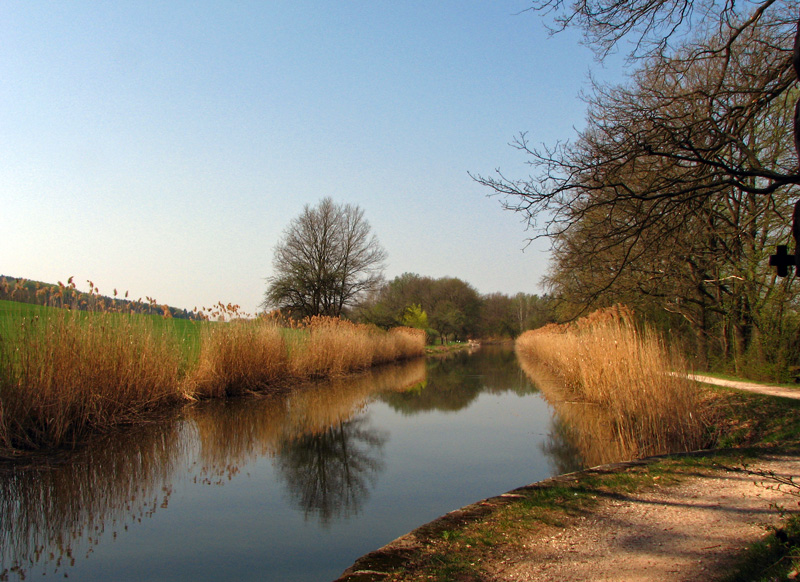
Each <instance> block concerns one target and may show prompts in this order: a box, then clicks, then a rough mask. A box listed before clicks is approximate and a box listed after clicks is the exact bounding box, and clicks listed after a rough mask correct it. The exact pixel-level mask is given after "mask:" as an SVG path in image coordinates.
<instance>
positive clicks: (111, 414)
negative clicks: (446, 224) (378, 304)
mask: <svg viewBox="0 0 800 582" xmlns="http://www.w3.org/2000/svg"><path fill="white" fill-rule="evenodd" d="M0 320H2V321H0V323H2V325H0V451H2V450H5V451H6V453H10V452H11V451H14V450H17V449H33V448H41V447H55V446H63V445H69V444H74V443H75V442H77V441H79V440H81V439H83V438H84V437H85V436H86V435H87V434H89V433H90V432H93V431H98V430H104V429H107V428H108V427H111V426H114V425H116V424H119V423H125V422H132V421H134V420H135V419H137V418H138V417H140V416H141V415H142V413H143V412H146V411H148V410H151V409H153V408H156V407H159V406H163V405H165V404H167V403H169V402H177V401H181V400H187V399H196V398H208V397H219V396H229V395H236V394H242V393H246V392H269V391H273V390H276V389H284V388H285V387H286V386H287V385H288V384H289V383H291V382H296V381H301V380H306V379H310V378H330V377H336V376H341V375H344V374H348V373H351V372H355V371H359V370H363V369H366V368H368V367H370V366H373V365H376V364H380V363H384V362H389V361H394V360H399V359H404V358H411V357H416V356H422V355H424V347H425V337H424V332H419V331H418V330H412V329H397V330H392V331H391V332H385V331H382V330H380V329H378V328H375V327H372V326H364V325H357V324H353V323H350V322H345V321H343V320H339V319H334V318H313V319H310V320H306V321H304V322H301V323H298V324H294V325H292V326H288V327H287V326H286V325H285V323H281V322H279V321H278V320H276V319H265V318H258V319H252V320H244V319H234V320H233V321H229V322H224V323H223V322H216V323H212V322H203V323H197V324H193V325H195V327H193V328H191V333H193V334H194V335H193V336H189V337H187V336H186V335H184V336H183V337H180V334H179V333H177V332H176V329H177V328H176V327H173V326H168V325H163V324H162V323H160V318H155V317H149V316H142V315H131V314H121V313H114V312H110V311H102V312H90V313H87V312H78V311H74V310H66V309H56V308H37V309H36V310H29V311H28V312H27V313H25V314H22V315H16V316H15V315H11V316H6V317H3V318H0ZM184 333H185V330H184ZM198 334H199V335H198Z"/></svg>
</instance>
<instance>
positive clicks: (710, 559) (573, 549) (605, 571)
mask: <svg viewBox="0 0 800 582" xmlns="http://www.w3.org/2000/svg"><path fill="white" fill-rule="evenodd" d="M752 468H755V467H752ZM758 468H761V469H764V470H768V471H769V470H771V471H774V472H775V473H776V474H782V475H787V476H790V475H795V476H796V475H800V458H798V457H795V456H774V457H769V458H766V459H763V460H761V461H759V463H758ZM756 481H757V482H759V483H761V482H763V479H757V478H754V477H753V476H750V475H748V474H745V473H742V472H737V471H725V470H722V471H714V472H710V473H709V474H706V475H702V476H700V475H697V476H694V477H689V478H687V479H685V480H683V481H681V482H680V483H679V484H677V485H671V486H667V487H656V488H655V489H651V490H649V491H646V492H643V493H635V494H631V495H623V496H621V497H617V498H615V499H610V500H607V501H604V502H601V503H600V504H598V505H597V506H595V507H593V508H592V509H591V510H590V511H589V513H588V514H586V515H584V516H583V517H580V518H575V519H574V520H573V521H571V522H569V523H567V524H565V527H563V528H558V530H557V531H554V530H550V531H549V533H548V534H546V535H544V536H543V535H541V534H540V535H535V534H534V535H531V536H530V537H529V538H527V539H522V540H517V543H515V544H514V545H513V546H509V547H508V548H503V549H501V548H496V550H499V551H496V552H493V553H494V557H493V558H491V559H490V562H489V563H488V564H486V563H484V569H485V572H486V573H487V574H488V577H489V578H490V579H492V580H497V581H506V580H508V581H512V580H513V581H536V582H540V581H541V582H544V581H551V580H552V581H556V580H557V581H564V582H566V581H585V580H592V581H612V580H613V581H617V580H618V581H626V582H656V581H664V580H669V581H683V580H686V581H690V580H691V581H695V580H719V579H721V578H722V577H724V576H725V575H726V574H729V573H730V569H731V567H732V566H733V565H734V562H735V560H736V558H737V557H738V556H740V555H741V552H742V550H743V549H744V548H745V547H746V546H747V545H748V544H750V543H752V542H754V541H757V540H759V539H761V538H763V537H765V536H766V534H767V533H768V528H769V526H770V525H774V524H776V523H777V522H778V519H779V512H778V510H777V509H776V508H775V506H774V504H775V503H778V504H782V505H784V506H786V507H787V508H791V507H794V508H797V503H796V500H795V499H794V498H791V497H788V496H787V495H786V494H785V493H781V492H776V491H774V490H770V489H766V488H764V487H763V486H760V485H758V484H757V483H756Z"/></svg>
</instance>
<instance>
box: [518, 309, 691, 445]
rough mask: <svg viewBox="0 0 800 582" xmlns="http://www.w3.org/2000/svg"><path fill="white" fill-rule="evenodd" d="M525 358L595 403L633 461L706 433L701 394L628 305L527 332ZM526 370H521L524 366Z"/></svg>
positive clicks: (521, 351) (522, 341) (522, 347)
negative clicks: (543, 367) (638, 323)
mask: <svg viewBox="0 0 800 582" xmlns="http://www.w3.org/2000/svg"><path fill="white" fill-rule="evenodd" d="M516 350H517V354H518V357H519V359H520V360H522V361H523V362H525V361H526V360H532V361H534V362H540V363H542V364H544V365H546V366H547V367H548V368H549V369H551V370H552V371H553V372H555V373H556V374H557V375H558V376H560V378H561V379H562V380H563V381H564V382H565V383H566V384H567V386H568V388H569V389H570V390H571V391H572V393H573V394H574V395H575V397H576V398H578V399H581V400H583V401H586V402H590V403H594V404H596V405H598V406H599V407H600V408H601V409H602V411H603V414H604V417H605V418H606V419H607V420H606V424H607V432H608V434H610V435H612V437H613V439H614V442H615V445H614V446H617V447H621V448H622V449H624V450H625V451H628V454H629V455H630V456H631V457H642V456H648V455H654V454H661V453H668V452H677V451H684V450H692V449H696V448H699V447H701V446H702V445H703V444H704V436H705V434H706V430H705V423H704V421H703V410H702V400H701V394H700V393H699V392H698V391H697V390H696V388H695V387H694V386H693V385H692V383H691V382H690V381H689V380H688V379H687V378H686V374H685V373H684V371H685V365H684V364H683V362H682V361H681V359H680V357H679V356H678V355H677V352H672V351H670V350H669V349H668V347H667V346H666V345H665V343H664V341H663V339H662V338H661V337H660V336H659V335H658V334H656V333H655V332H653V331H652V330H651V329H649V328H648V327H647V326H645V325H641V326H639V325H637V324H636V322H635V320H634V317H633V314H632V312H631V311H630V310H629V309H627V308H625V307H614V308H610V309H606V310H601V311H598V312H595V313H593V314H590V315H589V316H587V317H585V318H583V319H581V320H578V321H576V322H575V323H572V324H566V325H548V326H546V327H543V328H540V329H537V330H533V331H529V332H526V333H524V334H522V335H521V336H520V337H519V338H518V339H517V342H516ZM523 368H524V366H523Z"/></svg>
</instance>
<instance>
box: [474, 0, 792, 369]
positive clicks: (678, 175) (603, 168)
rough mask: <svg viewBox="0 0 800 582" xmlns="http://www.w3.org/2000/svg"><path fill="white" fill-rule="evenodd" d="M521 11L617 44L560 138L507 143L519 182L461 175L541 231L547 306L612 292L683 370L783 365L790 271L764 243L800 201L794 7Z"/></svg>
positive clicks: (735, 4)
mask: <svg viewBox="0 0 800 582" xmlns="http://www.w3.org/2000/svg"><path fill="white" fill-rule="evenodd" d="M532 10H534V11H544V12H547V13H548V14H555V25H556V28H557V29H563V28H568V27H578V28H580V29H582V30H583V32H584V34H585V35H586V39H587V41H588V42H589V44H590V45H591V46H593V47H594V48H595V49H596V50H597V52H598V56H599V57H600V58H603V57H604V56H605V55H606V54H608V53H609V52H610V51H612V50H624V49H625V48H626V47H632V48H631V50H630V53H629V55H628V56H629V58H630V63H631V73H630V75H629V77H628V79H627V80H626V81H625V82H624V83H621V84H603V83H599V82H596V81H594V82H592V84H591V87H590V88H589V90H588V91H587V93H586V95H585V96H584V98H585V100H586V103H587V108H588V115H587V124H586V127H585V128H584V129H583V130H581V131H580V132H578V134H577V136H576V137H575V139H573V140H571V141H565V142H560V143H557V144H554V145H550V146H547V145H542V146H534V145H532V142H531V140H530V138H529V137H528V136H527V135H526V134H521V135H520V136H519V137H518V138H517V139H516V141H515V144H514V145H515V146H516V147H517V148H518V149H519V150H520V151H521V152H522V153H523V154H524V155H525V156H526V157H527V159H528V161H529V163H530V166H531V168H532V173H531V175H530V176H529V177H527V178H524V179H521V180H520V179H515V178H512V177H506V176H504V175H503V174H502V173H500V172H498V173H497V174H494V175H490V176H481V175H476V176H474V178H475V179H476V180H477V181H478V182H479V183H482V184H484V185H486V186H487V187H489V188H491V189H492V190H493V191H494V193H496V194H500V195H502V196H504V197H505V198H504V203H505V206H506V207H507V208H509V209H511V210H513V211H516V212H519V213H521V214H522V215H523V216H525V217H526V218H527V219H528V221H529V225H530V226H531V227H534V226H535V222H534V221H535V220H536V219H537V218H539V219H540V222H539V225H540V226H539V229H538V230H535V232H534V235H533V236H534V238H535V237H546V238H549V239H550V241H551V243H552V247H553V260H552V263H551V266H550V270H549V272H548V275H547V278H546V284H547V289H548V292H549V293H550V294H551V295H553V296H554V297H556V298H557V299H558V302H559V307H558V309H559V315H560V317H561V318H562V319H570V318H574V317H577V316H579V315H581V314H583V313H585V312H587V311H588V310H590V309H594V308H596V307H602V306H606V305H609V304H613V303H619V302H622V303H626V304H628V305H630V306H632V307H634V308H636V309H637V310H638V311H639V312H640V313H641V314H643V315H645V316H647V317H648V318H650V319H651V320H653V321H655V322H657V323H658V324H659V325H661V327H662V329H664V330H669V331H670V333H671V334H672V337H673V338H681V340H682V343H683V345H684V347H685V348H686V352H687V353H689V354H691V355H692V356H693V357H694V358H695V365H696V367H698V368H719V369H732V370H733V371H736V372H738V373H746V374H749V375H752V376H763V377H771V378H781V377H786V376H788V375H791V373H792V370H793V368H794V367H796V366H800V305H799V304H798V298H797V290H796V289H797V286H796V283H795V279H796V275H794V274H790V276H789V277H786V278H779V277H777V274H776V271H775V269H774V268H773V267H771V266H770V264H769V256H770V255H771V254H772V253H774V252H775V248H776V245H779V244H780V245H785V244H787V242H788V241H789V240H790V234H791V230H790V229H791V221H792V208H793V204H794V201H795V200H796V199H797V198H798V196H800V192H798V184H800V175H799V174H798V161H797V155H796V152H795V143H793V131H792V127H793V123H794V118H795V115H796V114H795V102H796V101H797V98H798V90H797V87H796V78H797V75H796V72H795V68H796V65H797V64H800V51H799V50H798V47H796V46H795V44H796V43H795V39H796V35H797V34H798V18H797V17H798V13H800V5H799V4H798V2H795V1H776V0H764V1H751V2H739V1H736V0H727V1H725V2H712V1H708V2H706V1H694V2H693V1H690V0H678V1H673V0H655V1H647V2H638V1H637V2H615V1H611V0H580V1H578V2H574V3H563V2H560V1H558V0H542V1H538V2H534V4H533V6H532ZM793 57H794V59H795V60H797V63H795V65H794V66H793ZM798 113H800V109H798ZM543 218H544V219H543ZM542 219H543V220H542Z"/></svg>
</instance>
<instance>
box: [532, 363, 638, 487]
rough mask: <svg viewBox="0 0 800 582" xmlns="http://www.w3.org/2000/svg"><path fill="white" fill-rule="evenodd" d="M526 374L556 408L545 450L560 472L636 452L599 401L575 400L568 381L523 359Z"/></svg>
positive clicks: (613, 461) (622, 458)
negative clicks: (566, 384)
mask: <svg viewBox="0 0 800 582" xmlns="http://www.w3.org/2000/svg"><path fill="white" fill-rule="evenodd" d="M519 364H520V367H521V368H522V370H523V371H524V372H525V374H526V375H527V376H528V377H529V378H530V379H531V380H532V381H533V383H534V384H535V385H536V386H537V387H538V388H539V390H540V392H541V394H542V395H543V396H544V398H545V399H546V400H547V401H548V402H549V403H550V405H551V406H552V407H553V409H554V410H555V411H556V416H555V417H554V418H553V425H552V427H551V430H550V436H549V440H548V441H547V443H545V444H544V445H543V446H542V450H543V452H544V453H545V454H546V455H548V456H549V457H551V458H552V459H553V461H554V462H555V464H556V467H557V469H558V471H559V473H569V472H571V471H577V470H579V469H583V468H586V467H594V466H597V465H605V464H607V463H615V462H618V461H623V460H628V459H630V458H632V457H633V456H634V455H635V451H632V450H631V449H630V448H629V447H628V446H627V445H628V443H627V442H625V441H621V440H620V439H619V437H618V432H617V431H616V430H614V421H613V419H612V417H611V415H610V414H608V413H607V412H605V411H604V409H603V408H602V407H600V406H598V405H596V404H592V403H589V402H583V401H577V400H574V399H573V396H572V394H571V392H570V390H569V389H568V388H567V387H566V386H564V383H563V382H562V381H561V380H560V379H558V378H557V377H556V376H554V375H553V374H552V373H551V372H549V371H548V370H547V369H546V368H545V367H544V366H542V365H540V364H536V363H535V362H531V361H527V360H526V359H524V358H520V360H519Z"/></svg>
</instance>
